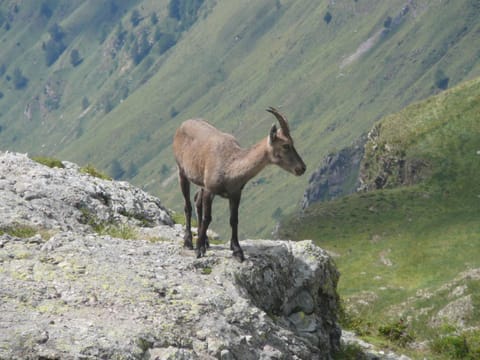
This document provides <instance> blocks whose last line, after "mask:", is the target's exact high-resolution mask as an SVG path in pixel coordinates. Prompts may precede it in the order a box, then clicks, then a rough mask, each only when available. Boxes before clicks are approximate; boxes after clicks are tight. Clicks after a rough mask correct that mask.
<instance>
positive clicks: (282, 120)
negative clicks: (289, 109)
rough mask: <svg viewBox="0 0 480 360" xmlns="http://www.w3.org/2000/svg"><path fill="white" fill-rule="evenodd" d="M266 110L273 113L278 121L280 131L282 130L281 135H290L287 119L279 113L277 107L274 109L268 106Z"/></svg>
mask: <svg viewBox="0 0 480 360" xmlns="http://www.w3.org/2000/svg"><path fill="white" fill-rule="evenodd" d="M267 111H268V112H269V113H272V114H273V115H275V117H276V118H277V120H278V122H279V123H280V127H281V128H282V131H283V135H285V136H288V137H290V128H289V126H288V121H287V118H286V117H285V115H283V114H282V113H280V112H279V111H278V110H277V109H275V108H274V107H272V106H270V107H269V108H268V109H267Z"/></svg>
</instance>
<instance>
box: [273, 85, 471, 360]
mask: <svg viewBox="0 0 480 360" xmlns="http://www.w3.org/2000/svg"><path fill="white" fill-rule="evenodd" d="M479 174H480V78H477V79H474V80H471V81H468V82H465V83H463V84H461V85H459V86H456V87H454V88H452V89H449V90H446V91H444V92H442V93H441V94H439V95H436V96H433V97H431V98H428V99H427V100H425V101H422V102H418V103H414V104H412V105H410V106H408V107H406V108H405V109H404V110H402V111H401V112H398V113H395V114H393V115H390V116H387V117H386V118H384V119H382V120H381V121H380V122H378V123H376V124H375V125H374V127H373V128H372V130H371V131H370V132H369V133H368V139H367V142H366V145H365V153H364V156H363V159H362V161H361V164H360V174H359V178H360V183H361V184H362V185H361V188H362V190H363V191H360V192H357V193H355V194H352V195H349V196H345V197H342V198H339V199H336V200H332V201H327V202H317V203H314V204H311V205H310V206H309V207H307V208H306V209H305V210H304V211H303V212H301V213H297V214H295V215H292V216H290V217H288V219H286V220H285V221H283V222H282V223H281V225H280V228H279V234H280V237H282V238H293V239H297V240H300V239H316V243H317V244H318V245H320V246H322V247H325V248H326V249H328V250H329V251H331V254H334V256H336V262H337V264H338V267H339V270H340V272H341V274H342V276H341V279H340V283H339V292H340V295H341V296H342V297H343V299H344V302H345V309H346V326H349V327H352V328H353V329H355V330H356V331H357V333H359V334H362V335H363V336H376V337H380V338H381V339H383V340H382V341H387V340H389V341H390V342H391V343H393V346H400V347H404V348H409V349H410V350H412V349H416V352H415V351H413V350H412V353H413V354H414V355H415V356H414V357H415V358H420V359H423V358H425V356H426V357H427V358H429V359H452V358H462V359H476V358H478V356H479V355H480V333H479V328H480V316H479V314H480V312H479V309H480V291H479V289H480V288H479V285H480V276H479V269H480V247H479V242H478V241H479V239H480V182H479V181H478V176H479ZM392 332H395V333H396V335H393V333H392ZM443 339H448V340H443ZM421 344H423V345H421ZM425 354H427V355H425ZM452 354H455V355H452ZM458 354H460V355H458Z"/></svg>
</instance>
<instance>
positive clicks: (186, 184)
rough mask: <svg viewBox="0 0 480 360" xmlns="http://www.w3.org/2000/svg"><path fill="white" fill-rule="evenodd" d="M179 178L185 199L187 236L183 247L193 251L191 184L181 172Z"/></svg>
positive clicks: (184, 237) (184, 238)
mask: <svg viewBox="0 0 480 360" xmlns="http://www.w3.org/2000/svg"><path fill="white" fill-rule="evenodd" d="M178 178H179V181H180V188H181V189H182V194H183V197H184V199H185V207H184V211H185V235H184V236H183V246H184V247H186V248H189V249H193V243H192V227H191V224H192V203H191V201H190V182H189V181H188V179H187V177H186V176H185V174H183V172H182V171H181V170H179V172H178Z"/></svg>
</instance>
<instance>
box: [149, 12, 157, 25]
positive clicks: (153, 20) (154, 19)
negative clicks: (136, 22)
mask: <svg viewBox="0 0 480 360" xmlns="http://www.w3.org/2000/svg"><path fill="white" fill-rule="evenodd" d="M150 22H151V23H152V25H157V23H158V16H157V13H156V12H152V13H151V14H150Z"/></svg>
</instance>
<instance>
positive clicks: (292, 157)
mask: <svg viewBox="0 0 480 360" xmlns="http://www.w3.org/2000/svg"><path fill="white" fill-rule="evenodd" d="M267 111H268V112H270V113H272V114H273V115H275V117H276V118H277V120H278V122H279V123H280V129H277V126H276V125H275V124H273V125H272V128H271V129H270V134H269V136H268V144H269V155H270V160H271V162H272V163H273V164H276V165H278V166H280V167H281V168H282V169H284V170H286V171H289V172H291V173H292V174H295V175H297V176H300V175H302V174H303V173H304V172H305V170H306V169H307V166H306V165H305V163H304V162H303V160H302V158H301V157H300V155H298V153H297V150H296V149H295V147H294V146H293V139H292V137H291V136H290V129H289V127H288V122H287V118H286V117H285V116H284V115H283V114H281V113H280V112H279V111H278V110H277V109H275V108H273V107H269V108H268V109H267Z"/></svg>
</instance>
